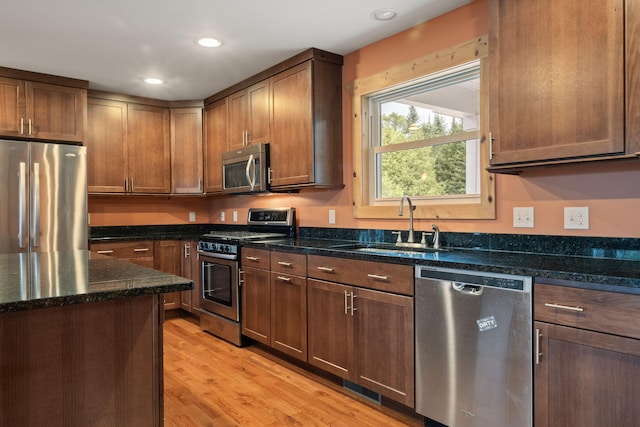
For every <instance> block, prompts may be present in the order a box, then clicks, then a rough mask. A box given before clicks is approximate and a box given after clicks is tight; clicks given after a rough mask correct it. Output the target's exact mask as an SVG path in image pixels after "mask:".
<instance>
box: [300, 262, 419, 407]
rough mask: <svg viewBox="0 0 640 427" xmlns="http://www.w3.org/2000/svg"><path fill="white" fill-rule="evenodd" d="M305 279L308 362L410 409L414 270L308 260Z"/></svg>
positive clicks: (382, 265)
mask: <svg viewBox="0 0 640 427" xmlns="http://www.w3.org/2000/svg"><path fill="white" fill-rule="evenodd" d="M308 276H309V277H310V278H309V279H308V319H309V320H308V351H309V355H308V360H309V363H311V364H312V365H315V366H318V367H320V368H322V369H325V370H327V371H329V372H331V373H333V374H335V375H338V376H340V377H342V378H346V379H348V380H350V381H353V382H355V383H357V384H360V385H362V386H363V387H366V388H368V389H370V390H373V391H375V392H377V393H380V394H381V395H384V396H387V397H389V398H391V399H393V400H396V401H398V402H400V403H402V404H404V405H406V406H409V407H413V405H414V402H415V398H414V337H413V322H414V320H413V298H412V296H411V295H413V268H412V267H411V266H404V265H394V264H381V263H371V262H368V261H353V260H346V259H341V258H332V257H322V256H315V255H309V256H308ZM312 277H313V278H312ZM327 279H329V280H333V281H334V282H333V283H332V282H329V281H327ZM342 280H344V282H347V284H343V283H344V282H343V283H335V281H342ZM371 282H374V283H375V286H376V288H378V289H383V290H386V291H379V290H372V289H365V288H363V287H361V286H365V284H367V283H371ZM349 283H353V284H354V285H357V286H352V285H350V284H349ZM407 283H409V284H410V286H409V285H407ZM409 288H410V289H409ZM390 289H400V290H402V292H408V293H409V294H410V295H400V294H396V293H392V292H389V291H388V290H390Z"/></svg>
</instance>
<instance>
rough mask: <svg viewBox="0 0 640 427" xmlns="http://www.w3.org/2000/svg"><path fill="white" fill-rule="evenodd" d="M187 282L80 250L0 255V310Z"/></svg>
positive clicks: (162, 289) (175, 287) (180, 286)
mask: <svg viewBox="0 0 640 427" xmlns="http://www.w3.org/2000/svg"><path fill="white" fill-rule="evenodd" d="M192 288H193V282H192V281H191V280H189V279H185V278H183V277H179V276H175V275H172V274H167V273H163V272H161V271H157V270H153V269H150V268H146V267H142V266H139V265H136V264H132V263H129V262H125V261H120V260H116V259H113V258H110V257H106V256H102V255H98V254H96V253H92V252H89V251H84V250H77V251H65V252H42V253H36V252H34V253H21V254H2V255H0V313H5V312H13V311H22V310H32V309H37V308H45V307H58V306H64V305H71V304H83V303H90V302H98V301H107V300H112V299H119V298H130V297H135V296H141V295H152V294H160V293H166V292H177V291H185V290H189V289H192Z"/></svg>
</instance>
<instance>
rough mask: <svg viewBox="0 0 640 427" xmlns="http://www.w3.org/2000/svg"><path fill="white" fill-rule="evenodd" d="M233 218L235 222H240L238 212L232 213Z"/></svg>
mask: <svg viewBox="0 0 640 427" xmlns="http://www.w3.org/2000/svg"><path fill="white" fill-rule="evenodd" d="M231 218H232V219H233V222H238V211H233V212H232V213H231Z"/></svg>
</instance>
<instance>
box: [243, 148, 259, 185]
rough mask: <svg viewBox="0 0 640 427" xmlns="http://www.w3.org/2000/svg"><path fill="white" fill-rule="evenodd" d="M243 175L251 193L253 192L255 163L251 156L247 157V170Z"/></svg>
mask: <svg viewBox="0 0 640 427" xmlns="http://www.w3.org/2000/svg"><path fill="white" fill-rule="evenodd" d="M252 166H253V179H251V169H252ZM245 173H246V175H247V182H248V183H249V188H250V190H251V191H253V190H254V188H255V186H256V170H255V163H254V161H253V154H251V155H249V160H248V161H247V169H246V170H245Z"/></svg>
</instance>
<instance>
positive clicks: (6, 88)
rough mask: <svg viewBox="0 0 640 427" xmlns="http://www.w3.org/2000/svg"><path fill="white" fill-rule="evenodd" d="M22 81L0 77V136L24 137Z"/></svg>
mask: <svg viewBox="0 0 640 427" xmlns="http://www.w3.org/2000/svg"><path fill="white" fill-rule="evenodd" d="M25 120H26V112H25V97H24V81H22V80H16V79H10V78H6V77H0V135H3V136H25V135H24V133H25V131H24V123H25Z"/></svg>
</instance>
